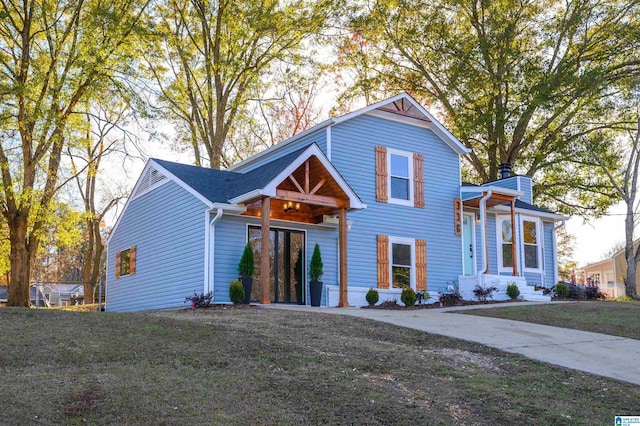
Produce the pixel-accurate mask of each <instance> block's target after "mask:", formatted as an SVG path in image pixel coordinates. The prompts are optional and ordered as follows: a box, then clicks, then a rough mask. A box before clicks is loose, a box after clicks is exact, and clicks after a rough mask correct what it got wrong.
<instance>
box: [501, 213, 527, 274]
mask: <svg viewBox="0 0 640 426" xmlns="http://www.w3.org/2000/svg"><path fill="white" fill-rule="evenodd" d="M504 221H509V222H511V216H510V215H496V250H497V259H498V274H499V273H501V272H511V273H513V266H504V259H503V258H502V222H504ZM517 223H518V221H517V220H516V224H517ZM511 229H513V227H512V228H511ZM515 231H516V234H515V235H511V244H518V242H517V241H518V240H519V238H518V228H517V226H516V229H515ZM516 248H520V245H519V244H518V245H517V246H516ZM519 252H522V250H519ZM517 257H519V256H516V259H512V260H511V261H512V263H514V264H515V262H518V260H519V259H517ZM518 263H520V262H518ZM518 269H520V268H518Z"/></svg>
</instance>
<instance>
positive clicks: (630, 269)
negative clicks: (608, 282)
mask: <svg viewBox="0 0 640 426" xmlns="http://www.w3.org/2000/svg"><path fill="white" fill-rule="evenodd" d="M626 207H627V215H626V217H625V219H624V228H625V236H626V239H625V247H624V257H625V259H626V261H627V277H626V278H625V281H624V286H625V293H626V295H627V296H629V297H632V298H634V299H635V298H637V297H638V294H637V290H636V271H637V269H638V261H637V259H636V257H637V256H636V253H634V250H633V222H634V214H633V213H634V211H633V210H634V209H633V204H632V203H627V206H626Z"/></svg>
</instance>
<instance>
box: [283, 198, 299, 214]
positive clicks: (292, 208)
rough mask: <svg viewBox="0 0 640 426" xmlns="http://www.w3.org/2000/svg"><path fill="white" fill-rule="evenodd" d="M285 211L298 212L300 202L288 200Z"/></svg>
mask: <svg viewBox="0 0 640 426" xmlns="http://www.w3.org/2000/svg"><path fill="white" fill-rule="evenodd" d="M283 210H284V212H285V213H298V212H299V211H300V203H295V204H294V203H293V202H292V201H287V202H286V203H284V208H283Z"/></svg>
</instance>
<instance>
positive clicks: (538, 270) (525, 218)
mask: <svg viewBox="0 0 640 426" xmlns="http://www.w3.org/2000/svg"><path fill="white" fill-rule="evenodd" d="M525 221H527V222H534V223H535V224H536V246H537V248H538V267H537V268H528V267H527V264H526V256H525V252H524V247H525V242H524V222H525ZM518 224H519V225H520V227H521V230H522V231H521V233H522V240H521V242H520V247H521V249H522V270H523V271H524V272H533V273H538V274H541V273H542V272H543V266H542V255H543V253H542V242H543V238H541V237H540V230H541V228H542V224H541V223H540V219H538V218H537V217H533V216H522V215H520V220H519V222H518ZM542 232H543V233H544V229H542ZM529 245H531V244H529Z"/></svg>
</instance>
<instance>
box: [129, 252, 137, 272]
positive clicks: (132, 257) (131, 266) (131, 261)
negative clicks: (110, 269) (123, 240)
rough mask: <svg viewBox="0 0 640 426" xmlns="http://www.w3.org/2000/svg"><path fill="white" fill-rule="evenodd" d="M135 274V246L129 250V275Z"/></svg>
mask: <svg viewBox="0 0 640 426" xmlns="http://www.w3.org/2000/svg"><path fill="white" fill-rule="evenodd" d="M135 273H136V246H132V247H131V250H129V274H131V275H133V274H135Z"/></svg>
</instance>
